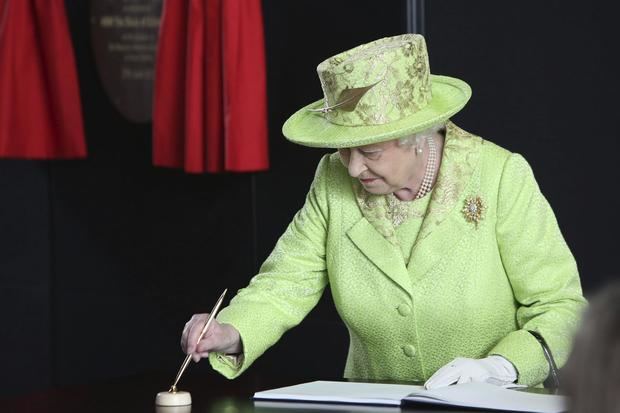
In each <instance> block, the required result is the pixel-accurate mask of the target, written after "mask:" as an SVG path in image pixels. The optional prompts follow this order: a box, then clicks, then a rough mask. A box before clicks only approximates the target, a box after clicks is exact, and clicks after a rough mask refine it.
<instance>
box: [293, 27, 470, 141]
mask: <svg viewBox="0 0 620 413" xmlns="http://www.w3.org/2000/svg"><path fill="white" fill-rule="evenodd" d="M317 72H318V74H319V79H320V81H321V87H322V89H323V95H324V98H323V99H321V100H318V101H316V102H314V103H311V104H309V105H308V106H305V107H303V108H302V109H300V110H298V111H297V112H295V113H294V114H293V115H292V116H291V117H290V118H289V119H288V120H287V121H286V122H285V123H284V126H283V127H282V132H283V133H284V136H286V138H287V139H289V140H290V141H292V142H295V143H298V144H300V145H305V146H313V147H319V148H348V147H355V146H361V145H368V144H371V143H377V142H383V141H388V140H391V139H396V138H400V137H404V136H408V135H411V134H413V133H415V132H420V131H423V130H425V129H428V128H429V127H431V126H433V125H435V124H437V123H440V122H445V121H446V120H448V119H449V118H450V116H452V115H454V114H455V113H456V112H458V111H459V110H461V109H462V108H463V106H465V103H467V101H468V100H469V98H470V97H471V88H470V87H469V85H467V83H465V82H463V81H462V80H459V79H455V78H452V77H447V76H437V75H431V74H430V69H429V64H428V53H427V51H426V42H425V41H424V37H422V36H421V35H419V34H404V35H401V36H394V37H386V38H383V39H379V40H375V41H374V42H370V43H367V44H363V45H361V46H358V47H355V48H353V49H351V50H348V51H346V52H343V53H340V54H337V55H336V56H333V57H330V58H329V59H327V60H325V61H324V62H322V63H321V64H319V66H318V67H317Z"/></svg>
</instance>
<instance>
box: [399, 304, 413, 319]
mask: <svg viewBox="0 0 620 413" xmlns="http://www.w3.org/2000/svg"><path fill="white" fill-rule="evenodd" d="M397 310H398V314H400V315H402V316H403V317H407V316H408V315H409V314H411V307H409V306H408V305H407V304H400V305H399V306H398V308H397Z"/></svg>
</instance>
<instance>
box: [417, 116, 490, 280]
mask: <svg viewBox="0 0 620 413" xmlns="http://www.w3.org/2000/svg"><path fill="white" fill-rule="evenodd" d="M483 142H484V141H483V140H482V138H480V137H478V136H474V135H472V134H470V133H468V132H465V131H464V130H462V129H460V128H458V127H457V126H456V125H454V124H453V123H451V122H448V124H447V129H446V139H445V143H444V148H443V155H442V158H441V166H440V169H439V176H438V177H437V182H436V184H435V188H434V190H433V193H432V197H431V200H430V202H429V205H428V209H427V213H426V216H425V218H424V221H423V222H422V225H421V227H420V231H419V232H418V236H417V238H416V242H415V244H414V247H413V250H412V252H411V257H410V259H409V264H408V270H409V272H410V273H411V274H415V277H414V280H415V279H417V278H418V277H421V276H423V275H424V274H426V273H427V272H428V271H429V270H430V269H431V268H433V267H434V266H436V265H437V263H438V261H439V260H440V259H441V258H442V257H446V256H448V255H450V251H453V249H454V247H455V246H456V245H457V244H458V242H459V241H460V240H461V239H462V237H463V236H464V235H465V234H466V233H467V231H470V230H471V225H468V223H467V222H466V220H465V217H464V215H463V214H462V212H461V210H462V207H463V205H464V203H465V199H466V198H467V196H468V195H470V194H472V193H475V192H477V190H478V186H479V179H476V178H475V171H476V168H477V166H478V161H479V158H480V151H481V149H482V144H483Z"/></svg>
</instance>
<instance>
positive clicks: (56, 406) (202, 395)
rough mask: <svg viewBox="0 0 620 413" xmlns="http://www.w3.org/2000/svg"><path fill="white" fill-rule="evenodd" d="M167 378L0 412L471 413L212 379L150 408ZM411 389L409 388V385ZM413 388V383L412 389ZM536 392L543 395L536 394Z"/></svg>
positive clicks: (7, 404) (265, 382)
mask: <svg viewBox="0 0 620 413" xmlns="http://www.w3.org/2000/svg"><path fill="white" fill-rule="evenodd" d="M169 379H170V378H169V377H166V376H164V375H162V374H155V373H153V374H148V375H143V376H136V377H130V378H123V379H116V380H110V381H106V382H98V383H91V384H84V385H76V386H67V387H61V388H55V389H50V390H46V391H41V392H35V393H32V394H28V395H22V396H18V397H11V398H6V399H0V411H2V412H7V413H8V412H11V413H74V412H75V413H77V412H79V413H103V412H105V413H147V412H148V413H251V412H256V413H285V412H296V413H310V412H316V413H318V412H322V413H326V412H339V413H346V412H358V413H360V412H378V413H381V412H385V413H398V412H420V413H423V412H453V413H454V412H470V413H471V412H476V411H477V410H475V409H459V408H447V407H443V406H432V405H426V404H414V405H410V406H407V407H382V406H361V405H346V404H314V403H286V402H268V401H253V400H252V395H253V394H254V392H256V391H261V390H267V389H270V388H276V387H281V386H288V385H293V384H298V383H301V382H305V381H311V380H302V381H300V380H286V379H271V378H270V379H265V378H263V379H258V378H256V377H252V376H249V377H245V378H240V379H237V380H234V381H226V380H224V379H219V378H216V379H213V377H204V376H203V377H188V378H186V377H184V378H183V382H182V383H181V385H180V386H179V388H180V390H186V391H189V392H190V393H191V396H192V405H191V406H180V407H159V406H155V395H156V394H157V393H158V392H160V391H165V390H167V388H168V387H169V385H170V384H169ZM410 384H414V383H410ZM418 384H419V383H418ZM534 391H537V392H546V391H544V390H542V391H541V390H539V389H536V390H534Z"/></svg>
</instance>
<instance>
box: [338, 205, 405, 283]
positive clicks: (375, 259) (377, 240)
mask: <svg viewBox="0 0 620 413" xmlns="http://www.w3.org/2000/svg"><path fill="white" fill-rule="evenodd" d="M347 235H348V237H349V238H350V239H351V241H352V242H353V243H354V244H355V246H357V248H359V249H360V251H362V253H363V254H364V255H365V256H366V257H367V258H368V259H369V260H370V261H372V263H373V264H375V265H376V266H377V267H378V268H379V269H380V270H381V271H383V272H384V273H385V274H386V275H387V276H388V277H390V278H391V279H392V280H393V281H394V282H395V283H396V284H398V285H399V286H400V287H401V288H402V289H403V290H405V291H406V292H407V293H408V294H409V295H411V280H410V277H409V274H408V272H407V267H406V266H405V260H404V259H403V256H402V253H401V252H400V249H399V246H398V245H394V244H392V243H390V242H389V241H388V240H387V239H386V238H385V237H384V236H383V235H382V234H381V233H379V232H378V231H377V228H376V227H375V226H373V225H372V224H371V223H370V222H368V220H367V219H366V218H365V217H362V218H361V219H360V220H359V221H358V222H357V223H356V224H355V225H354V226H353V227H352V228H351V229H349V231H347Z"/></svg>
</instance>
